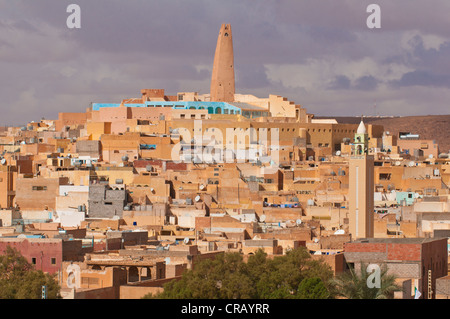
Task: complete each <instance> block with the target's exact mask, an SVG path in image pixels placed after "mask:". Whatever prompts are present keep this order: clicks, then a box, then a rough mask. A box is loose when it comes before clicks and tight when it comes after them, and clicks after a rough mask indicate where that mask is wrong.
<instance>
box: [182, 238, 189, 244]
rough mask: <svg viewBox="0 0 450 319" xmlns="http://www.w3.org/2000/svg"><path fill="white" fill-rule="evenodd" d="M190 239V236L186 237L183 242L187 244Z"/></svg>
mask: <svg viewBox="0 0 450 319" xmlns="http://www.w3.org/2000/svg"><path fill="white" fill-rule="evenodd" d="M189 241H190V239H189V237H186V238H185V239H183V243H185V244H186V245H187V244H189Z"/></svg>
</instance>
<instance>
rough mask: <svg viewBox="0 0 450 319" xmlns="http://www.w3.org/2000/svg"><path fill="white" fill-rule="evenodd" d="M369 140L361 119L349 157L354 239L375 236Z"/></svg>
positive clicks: (372, 168) (372, 160)
mask: <svg viewBox="0 0 450 319" xmlns="http://www.w3.org/2000/svg"><path fill="white" fill-rule="evenodd" d="M368 141H369V138H368V134H367V132H366V128H365V126H364V123H363V121H361V124H360V125H359V127H358V130H357V132H356V134H355V138H354V143H353V148H352V154H351V156H350V159H349V196H348V200H349V232H350V233H351V234H352V239H357V238H373V236H374V220H373V219H374V159H373V156H369V155H368Z"/></svg>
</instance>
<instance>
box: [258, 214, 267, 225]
mask: <svg viewBox="0 0 450 319" xmlns="http://www.w3.org/2000/svg"><path fill="white" fill-rule="evenodd" d="M259 220H260V221H261V222H262V223H264V222H265V221H266V215H261V217H260V218H259Z"/></svg>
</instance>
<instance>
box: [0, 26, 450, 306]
mask: <svg viewBox="0 0 450 319" xmlns="http://www.w3.org/2000/svg"><path fill="white" fill-rule="evenodd" d="M139 90H140V94H138V93H139ZM235 91H236V90H235V80H234V57H233V46H232V33H231V26H230V25H227V24H224V25H222V27H221V29H220V32H219V37H218V40H217V48H216V54H215V57H214V66H213V72H212V79H211V91H210V92H208V93H207V94H200V93H199V92H173V95H168V94H167V93H166V92H165V90H164V89H161V88H151V89H146V88H137V94H136V96H133V97H123V99H122V100H121V101H117V103H103V102H102V101H97V102H95V103H92V104H91V105H87V106H80V109H79V110H74V112H71V113H67V112H60V113H58V115H57V116H55V119H41V120H38V121H34V122H30V123H26V124H25V125H23V126H17V127H5V128H3V129H1V130H0V153H1V162H0V164H1V165H0V208H1V210H0V226H1V227H0V250H1V251H5V249H6V247H7V246H11V247H14V248H16V249H17V250H18V251H20V252H21V254H22V255H23V256H24V257H26V258H27V260H28V261H29V262H30V263H31V264H33V265H34V267H35V268H36V269H39V270H42V271H44V272H47V273H50V274H56V275H57V278H58V282H59V284H60V286H61V296H62V297H63V298H67V299H98V298H112V299H131V298H141V297H143V296H144V295H146V294H148V293H157V292H160V291H162V290H163V286H164V284H165V283H167V282H169V281H171V280H177V279H179V278H180V277H181V276H182V274H183V273H184V272H185V271H187V270H189V269H193V268H194V267H195V265H196V263H198V262H200V261H201V260H204V259H213V258H215V257H216V256H218V255H219V254H223V253H225V252H239V253H240V254H242V255H243V256H250V255H252V254H255V253H256V252H257V251H258V250H260V249H262V250H263V251H264V252H265V253H267V254H268V255H269V256H281V255H284V254H286V252H288V251H289V250H291V249H295V248H298V247H305V248H306V249H307V250H308V251H309V253H310V254H311V256H312V258H314V259H322V260H324V261H325V262H326V263H327V264H328V265H330V266H331V269H332V270H333V272H334V274H336V275H337V274H340V273H342V272H344V271H346V270H347V269H348V268H349V267H352V268H355V269H358V268H360V267H361V262H362V261H364V262H367V263H380V264H381V263H383V264H386V265H387V266H388V268H389V270H390V271H391V272H392V273H393V274H395V275H396V277H397V281H398V283H399V284H400V285H401V287H402V291H399V292H396V294H395V298H398V299H411V298H414V294H415V291H417V290H418V291H420V293H421V296H422V297H421V298H424V299H432V298H445V299H448V298H450V277H449V265H448V247H449V246H448V245H449V243H448V239H449V238H450V194H449V186H450V156H449V149H443V148H442V147H440V145H439V144H438V143H437V142H436V140H435V139H430V138H423V137H422V136H421V134H418V130H417V128H416V127H414V126H411V127H408V126H406V127H405V128H404V127H402V131H398V132H394V131H392V130H387V129H386V128H385V127H384V126H383V125H380V124H377V123H378V121H366V120H365V118H364V117H361V118H358V119H357V121H356V122H355V121H353V122H347V123H346V122H345V121H343V120H339V121H338V120H337V119H336V118H333V117H329V118H316V117H315V116H314V114H311V113H309V112H308V110H307V109H306V108H305V107H303V106H302V105H300V104H297V103H296V102H294V101H290V100H289V98H288V97H284V96H280V95H277V94H268V96H265V97H257V96H254V95H252V94H237V93H236V92H235ZM392 120H395V118H394V119H392ZM403 128H404V129H403ZM447 142H448V141H447ZM446 145H448V144H446Z"/></svg>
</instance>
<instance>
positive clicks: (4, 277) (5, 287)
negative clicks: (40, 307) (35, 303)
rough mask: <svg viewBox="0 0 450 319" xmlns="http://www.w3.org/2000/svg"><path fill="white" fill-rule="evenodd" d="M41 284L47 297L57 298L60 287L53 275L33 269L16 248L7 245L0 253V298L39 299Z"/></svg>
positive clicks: (40, 296)
mask: <svg viewBox="0 0 450 319" xmlns="http://www.w3.org/2000/svg"><path fill="white" fill-rule="evenodd" d="M42 286H46V287H47V298H48V299H56V298H59V291H60V287H59V285H58V283H57V281H56V280H55V277H54V276H52V275H50V274H46V273H44V272H42V271H41V270H35V269H34V268H33V265H31V264H30V263H29V262H28V261H27V260H26V258H25V257H23V256H22V255H21V254H20V252H18V251H17V250H16V249H14V248H11V247H10V246H7V248H6V251H5V253H4V254H3V255H0V299H40V298H42Z"/></svg>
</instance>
